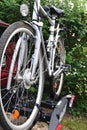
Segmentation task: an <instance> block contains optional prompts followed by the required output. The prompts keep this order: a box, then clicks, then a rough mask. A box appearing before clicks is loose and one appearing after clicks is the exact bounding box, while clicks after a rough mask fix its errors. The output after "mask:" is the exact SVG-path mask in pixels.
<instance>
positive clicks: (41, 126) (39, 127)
mask: <svg viewBox="0 0 87 130" xmlns="http://www.w3.org/2000/svg"><path fill="white" fill-rule="evenodd" d="M0 130H4V129H3V128H2V127H1V126H0ZM32 130H48V125H47V124H46V123H44V122H37V124H36V125H35V126H34V127H33V128H32Z"/></svg>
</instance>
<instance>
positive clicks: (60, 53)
mask: <svg viewBox="0 0 87 130" xmlns="http://www.w3.org/2000/svg"><path fill="white" fill-rule="evenodd" d="M55 54H56V56H55V61H54V64H55V68H54V71H56V70H58V69H59V68H60V66H61V65H64V64H65V56H66V54H65V49H64V45H63V42H62V41H61V40H60V39H59V41H58V43H57V48H56V53H55ZM63 78H64V74H63V73H61V74H60V75H59V76H58V77H57V78H55V77H54V79H53V91H54V93H55V94H56V95H57V96H59V95H60V93H61V90H62V85H63Z"/></svg>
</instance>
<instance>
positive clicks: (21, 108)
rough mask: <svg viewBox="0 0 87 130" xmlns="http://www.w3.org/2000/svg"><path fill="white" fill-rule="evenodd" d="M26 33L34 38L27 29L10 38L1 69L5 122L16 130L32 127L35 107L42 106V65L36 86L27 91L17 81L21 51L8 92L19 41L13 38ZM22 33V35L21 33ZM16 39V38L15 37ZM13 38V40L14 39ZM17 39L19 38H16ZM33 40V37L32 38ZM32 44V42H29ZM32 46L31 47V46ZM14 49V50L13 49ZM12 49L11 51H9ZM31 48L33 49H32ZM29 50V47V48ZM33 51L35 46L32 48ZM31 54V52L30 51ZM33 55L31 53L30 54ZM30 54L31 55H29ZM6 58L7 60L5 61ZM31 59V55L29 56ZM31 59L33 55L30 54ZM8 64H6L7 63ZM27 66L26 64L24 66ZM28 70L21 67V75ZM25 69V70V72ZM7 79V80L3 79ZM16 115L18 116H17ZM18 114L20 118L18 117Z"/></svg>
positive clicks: (4, 51) (19, 30) (38, 69)
mask: <svg viewBox="0 0 87 130" xmlns="http://www.w3.org/2000/svg"><path fill="white" fill-rule="evenodd" d="M23 31H24V32H26V33H27V35H30V36H33V34H32V33H31V32H30V31H28V30H27V29H25V28H20V29H16V31H14V33H13V34H11V36H10V37H9V39H8V41H7V43H6V45H5V47H4V50H3V54H2V58H1V68H0V72H1V73H0V74H1V75H0V77H1V78H0V79H1V85H0V87H1V88H0V93H1V94H0V98H1V109H2V112H3V115H4V118H5V120H6V121H7V123H8V124H9V126H10V127H11V128H12V129H15V130H22V129H24V128H25V127H26V128H28V127H30V126H31V124H32V122H33V121H34V118H35V117H36V115H37V112H38V108H37V106H36V105H35V104H36V103H37V104H40V102H41V96H42V92H43V89H42V88H41V86H43V85H42V84H43V82H42V80H43V76H42V64H41V62H39V68H37V76H38V75H39V79H38V81H37V83H36V84H33V85H32V86H31V87H30V88H29V89H26V88H25V87H24V83H23V81H20V82H17V80H15V77H16V73H17V67H18V55H19V50H20V46H19V50H18V52H17V56H16V57H15V63H14V64H13V66H14V67H13V72H12V79H11V84H10V85H11V87H10V89H9V90H7V86H6V84H7V82H8V77H9V70H10V69H9V68H10V66H11V63H12V57H13V54H14V53H12V52H14V50H15V48H16V47H15V46H16V44H15V43H16V42H17V40H18V39H15V40H16V41H13V40H12V37H14V35H16V36H17V35H18V36H19V34H22V32H23ZM20 32H21V33H20ZM14 38H15V37H14ZM14 38H13V39H14ZM16 38H17V37H16ZM31 40H32V37H31ZM29 43H30V41H29ZM30 46H31V45H30ZM11 47H12V48H11ZM9 48H10V49H9ZM30 48H31V47H30ZM28 49H29V46H28ZM32 49H33V46H32ZM28 52H29V51H28ZM30 53H31V52H30ZM28 54H29V53H28ZM5 57H6V59H5ZM28 58H29V55H28ZM30 59H31V54H30ZM5 62H6V63H5ZM25 62H27V64H26V68H27V67H29V66H30V62H31V60H30V61H29V60H28V61H25ZM7 63H8V67H6V64H7ZM23 66H25V64H24V65H23ZM26 68H22V67H21V73H24V70H25V69H26ZM23 69H24V70H23ZM22 71H23V72H22ZM4 76H5V77H6V79H3V77H4ZM15 113H16V114H15ZM17 114H18V116H17ZM21 118H22V121H21Z"/></svg>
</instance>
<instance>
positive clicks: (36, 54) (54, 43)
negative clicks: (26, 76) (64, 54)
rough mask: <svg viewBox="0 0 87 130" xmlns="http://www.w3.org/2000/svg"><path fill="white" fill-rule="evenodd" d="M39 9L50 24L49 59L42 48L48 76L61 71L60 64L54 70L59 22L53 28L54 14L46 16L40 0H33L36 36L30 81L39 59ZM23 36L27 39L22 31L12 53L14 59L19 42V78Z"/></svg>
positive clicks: (24, 43) (24, 45)
mask: <svg viewBox="0 0 87 130" xmlns="http://www.w3.org/2000/svg"><path fill="white" fill-rule="evenodd" d="M39 10H40V11H41V12H42V14H43V15H44V16H45V17H46V18H47V19H48V20H49V23H50V25H51V26H50V35H49V39H48V45H47V51H48V52H49V54H50V57H49V59H47V55H45V54H46V50H45V49H44V51H45V52H44V57H46V58H45V59H46V63H47V70H48V73H49V76H52V75H53V76H56V75H57V76H58V75H59V74H60V73H61V72H62V68H61V66H60V67H59V68H58V70H57V71H56V72H54V58H55V51H56V47H57V42H58V39H59V37H60V35H59V32H60V30H61V28H60V27H59V23H58V25H57V28H56V29H55V20H56V15H54V16H53V17H52V19H51V18H50V17H49V16H48V14H47V13H46V11H45V10H44V9H43V8H42V6H41V5H40V0H35V2H34V9H33V15H32V23H33V24H32V26H33V28H34V30H35V31H36V36H35V50H34V54H33V60H32V63H31V64H32V70H31V76H30V80H31V81H34V80H35V72H36V68H37V64H38V60H39V53H40V47H41V43H42V36H41V30H42V27H43V22H41V21H40V20H38V16H39ZM27 23H28V22H27ZM55 31H56V36H54V32H55ZM23 37H25V38H24V39H27V36H26V34H25V33H24V34H23V36H22V37H21V38H20V39H19V40H18V42H17V45H16V49H15V51H14V55H13V59H16V56H17V54H16V53H17V50H18V49H19V46H20V44H21V49H20V55H19V61H18V70H17V74H18V75H17V76H19V78H20V79H22V78H23V77H21V76H20V75H19V72H20V68H21V65H22V64H23V60H21V59H24V56H25V54H24V52H25V49H26V48H27V40H23ZM14 63H15V60H14V61H12V63H11V67H10V75H9V77H8V85H7V89H10V84H11V79H12V73H11V72H13V68H14Z"/></svg>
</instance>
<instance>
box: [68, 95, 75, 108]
mask: <svg viewBox="0 0 87 130" xmlns="http://www.w3.org/2000/svg"><path fill="white" fill-rule="evenodd" d="M74 100H75V96H74V95H73V96H72V97H71V99H70V103H69V107H70V108H71V107H72V106H73V102H74Z"/></svg>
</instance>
